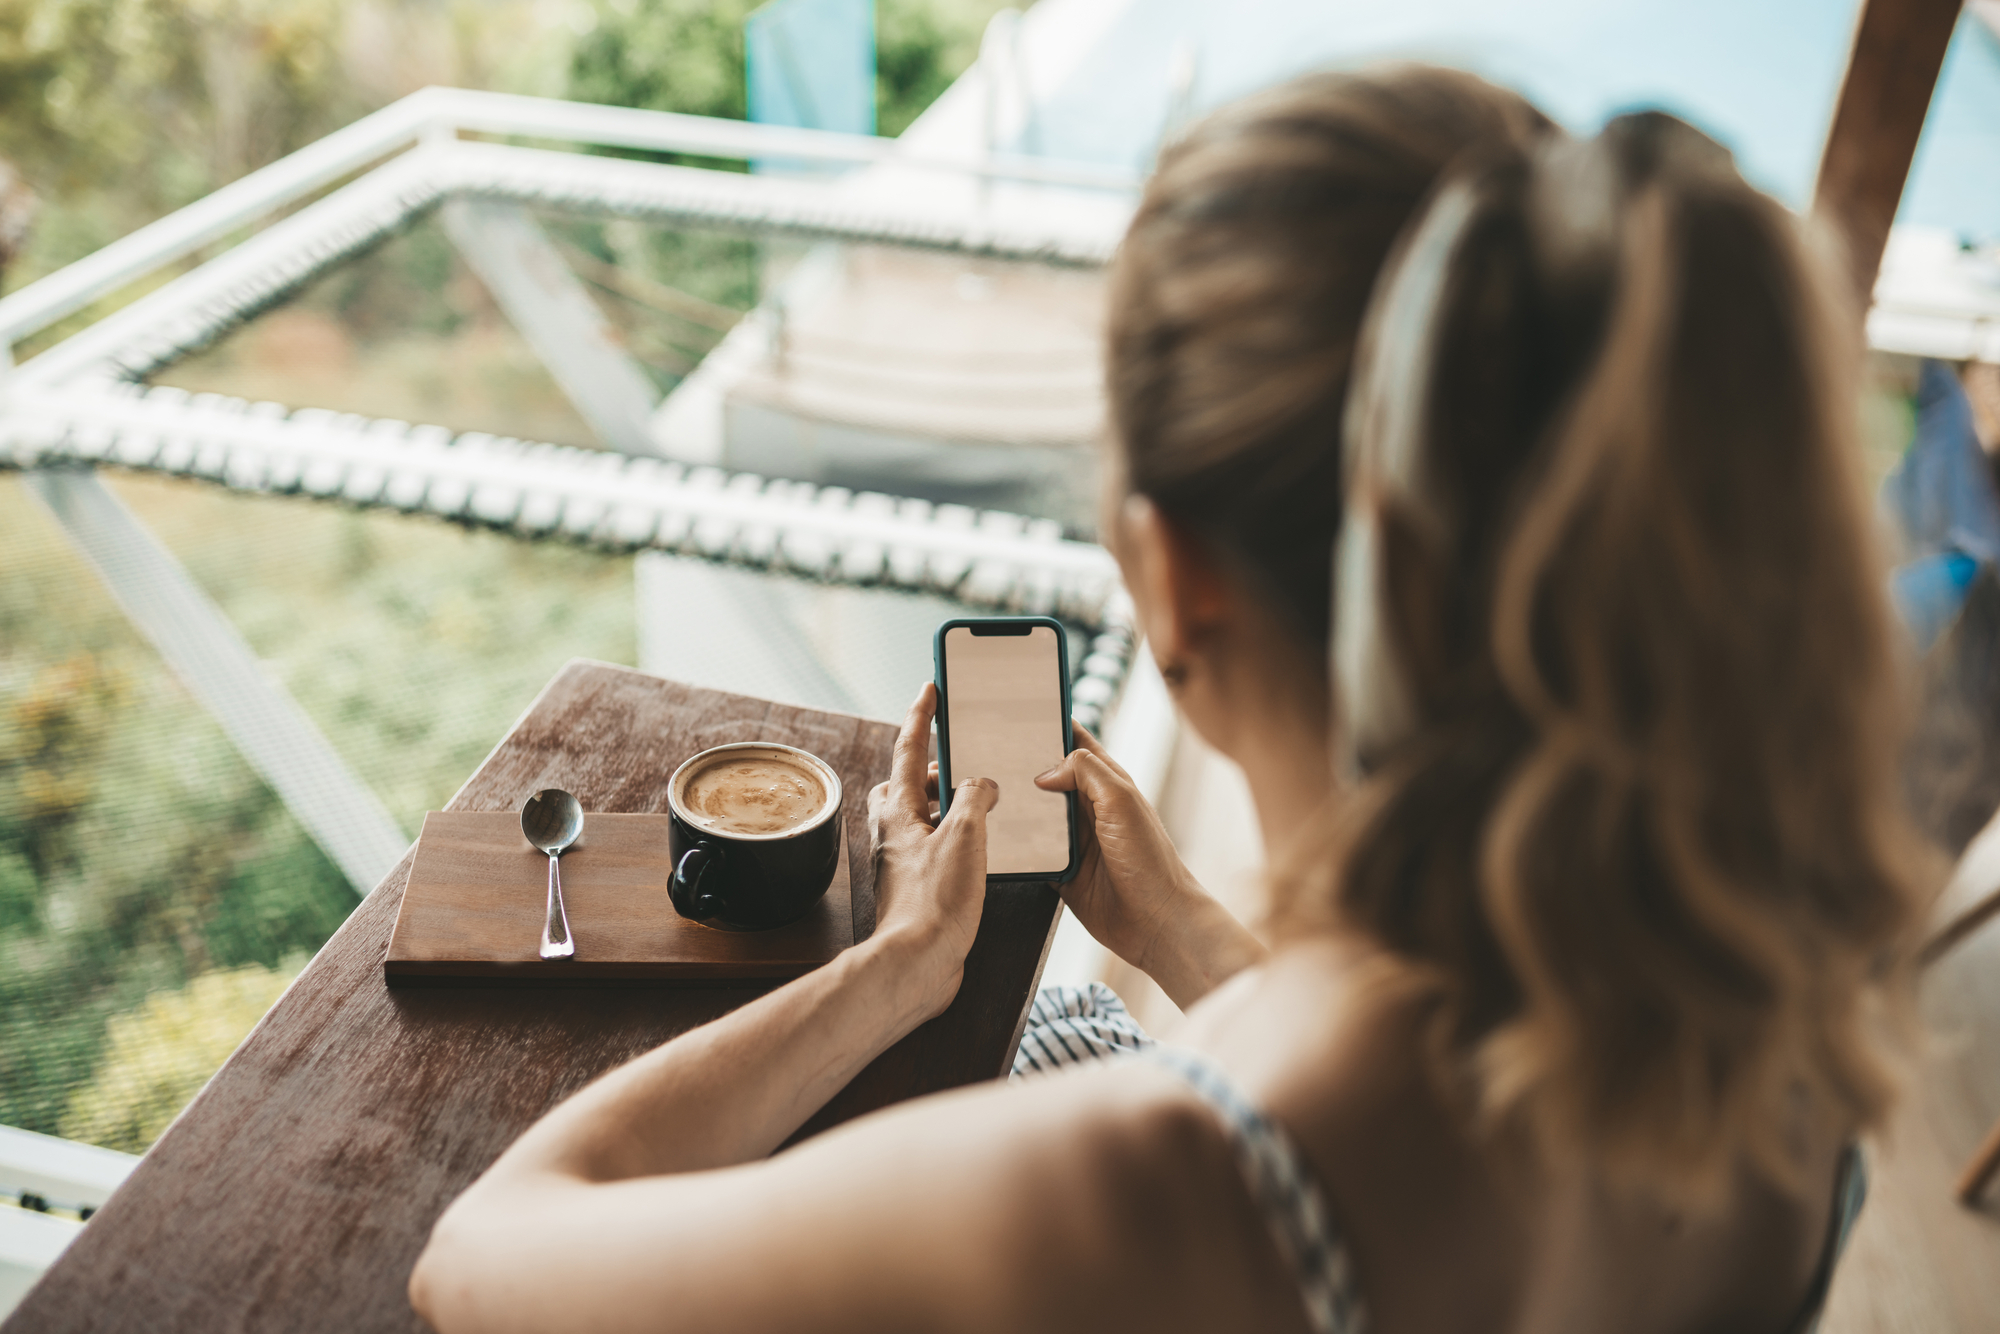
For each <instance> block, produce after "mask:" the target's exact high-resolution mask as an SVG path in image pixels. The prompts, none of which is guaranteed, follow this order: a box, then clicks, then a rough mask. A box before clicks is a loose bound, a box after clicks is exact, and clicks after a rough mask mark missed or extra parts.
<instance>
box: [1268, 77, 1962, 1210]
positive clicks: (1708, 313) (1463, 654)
mask: <svg viewBox="0 0 2000 1334" xmlns="http://www.w3.org/2000/svg"><path fill="white" fill-rule="evenodd" d="M1839 290H1840V289H1839V288H1838V287H1837V286H1835V285H1834V284H1833V282H1832V280H1831V278H1830V277H1829V271H1827V270H1826V267H1825V266H1824V265H1823V264H1822V263H1821V262H1820V261H1819V259H1818V257H1817V256H1816V255H1815V254H1814V253H1813V252H1812V251H1811V250H1810V248H1809V246H1808V244H1807V243H1806V241H1805V240H1804V239H1803V238H1802V236H1801V234H1800V224H1799V223H1798V222H1797V221H1796V220H1795V219H1793V218H1792V217H1791V216H1790V215H1789V214H1787V213H1786V212H1785V211H1784V210H1783V209H1781V208H1780V207H1779V206H1778V205H1776V204H1775V203H1773V202H1772V201H1771V200H1769V199H1767V198H1765V197H1764V196H1762V195H1759V194H1757V193H1756V192H1754V191H1753V190H1751V189H1750V188H1749V187H1748V186H1747V185H1745V184H1744V183H1743V182H1742V180H1741V178H1740V177H1739V176H1738V175H1737V174H1736V172H1735V170H1734V167H1733V165H1732V164H1731V162H1730V160H1729V158H1728V155H1727V154H1726V153H1725V152H1724V151H1723V150H1722V149H1720V148H1719V147H1717V146H1716V145H1715V144H1714V143H1712V142H1711V141H1709V140H1708V139H1706V138H1705V137H1703V136H1701V135H1700V134H1698V133H1697V132H1695V131H1694V130H1692V129H1690V128H1689V127H1687V126H1686V125H1684V124H1682V123H1681V122H1679V121H1677V120H1674V119H1672V118H1671V117H1667V116H1664V115H1659V114H1647V115H1641V116H1629V117H1624V118H1621V119H1619V120H1617V121H1614V122H1612V124H1611V125H1610V126H1609V127H1608V128H1607V129H1606V130H1605V131H1604V132H1603V133H1602V134H1601V135H1599V136H1598V137H1597V138H1596V139H1594V140H1591V141H1587V142H1578V141H1574V140H1551V141H1548V142H1546V143H1545V144H1544V145H1543V146H1540V147H1531V148H1529V149H1527V150H1524V151H1518V152H1512V153H1500V154H1488V155H1485V156H1483V157H1481V158H1479V159H1477V160H1473V161H1468V162H1464V163H1461V164H1459V165H1458V166H1457V167H1456V168H1455V169H1454V171H1453V172H1451V173H1450V174H1449V175H1448V176H1447V178H1446V179H1445V180H1444V182H1443V183H1442V184H1441V185H1440V187H1439V188H1438V189H1437V191H1436V192H1435V194H1434V195H1433V197H1432V200H1431V202H1430V204H1429V206H1428V207H1427V208H1426V209H1425V210H1424V212H1423V213H1422V214H1421V215H1420V216H1419V217H1418V219H1417V220H1416V222H1415V223H1414V224H1413V225H1412V226H1411V228H1410V229H1408V231H1407V232H1406V233H1405V237H1404V239H1403V241H1402V242H1401V243H1400V245H1399V248H1398V250H1397V251H1396V254H1395V256H1394V258H1393V259H1392V261H1391V263H1390V266H1389V268H1388V269H1387V270H1386V271H1385V273H1384V276H1383V278H1382V279H1381V281H1380V282H1379V284H1378V286H1377V288H1376V292H1375V296H1374V298H1373V301H1372V304H1371V307H1370V310H1369V314H1368V317H1367V320H1366V322H1365V324H1364V327H1363V335H1362V341H1361V347H1360V351H1359V353H1358V354H1357V359H1356V365H1355V376H1354V383H1353V389H1352V391H1351V393H1350V395H1349V400H1348V408H1347V417H1346V451H1347V453H1346V476H1345V489H1346V515H1345V520H1344V527H1343V530H1342V537H1341V549H1340V554H1339V558H1338V571H1337V577H1336V588H1337V589H1338V597H1337V599H1336V602H1337V606H1336V617H1335V631H1334V636H1333V645H1332V669H1333V676H1334V680H1335V687H1336V698H1337V700H1338V704H1339V710H1338V712H1339V716H1340V718H1341V728H1342V736H1343V745H1344V746H1345V747H1346V753H1347V757H1348V764H1349V769H1350V772H1351V773H1352V775H1353V776H1354V778H1355V779H1356V786H1355V790H1354V794H1353V800H1352V801H1351V802H1350V803H1348V807H1347V814H1346V815H1345V817H1344V823H1343V826H1342V828H1341V830H1340V831H1339V834H1338V837H1339V845H1338V848H1337V850H1336V854H1335V856H1334V858H1333V859H1332V861H1333V866H1332V871H1333V875H1332V883H1331V885H1330V886H1329V887H1328V893H1327V895H1326V896H1325V901H1326V902H1328V903H1330V904H1331V906H1332V910H1333V913H1334V917H1335V919H1336V920H1337V921H1339V922H1341V923H1343V924H1345V925H1348V926H1352V927H1357V928H1359V929H1362V930H1364V931H1366V932H1368V933H1370V934H1371V935H1373V936H1374V937H1376V938H1377V939H1378V940H1379V941H1380V942H1381V943H1382V944H1383V945H1385V946H1386V947H1387V948H1389V949H1390V950H1391V951H1392V952H1394V953H1395V954H1397V955H1399V956H1401V957H1402V958H1403V959H1404V960H1406V961H1407V962H1408V963H1409V965H1410V966H1411V967H1412V968H1414V969H1416V970H1418V971H1420V972H1421V973H1423V974H1425V975H1426V976H1427V977H1429V978H1430V979H1431V980H1432V982H1433V983H1434V985H1435V987H1436V993H1437V1006H1436V1009H1435V1011H1434V1013H1435V1016H1436V1018H1435V1029H1434V1034H1433V1036H1434V1047H1435V1051H1436V1054H1437V1057H1438V1061H1439V1068H1440V1071H1441V1073H1442V1074H1443V1075H1444V1076H1445V1077H1447V1078H1448V1079H1449V1080H1450V1081H1451V1083H1452V1085H1453V1086H1454V1087H1455V1088H1457V1089H1459V1090H1461V1091H1462V1092H1463V1093H1464V1095H1465V1096H1466V1097H1467V1099H1468V1100H1469V1102H1470V1104H1471V1105H1472V1107H1473V1108H1475V1109H1476V1111H1477V1112H1478V1114H1479V1115H1480V1117H1481V1118H1482V1120H1483V1121H1484V1122H1485V1123H1487V1124H1491V1125H1498V1124H1502V1123H1507V1124H1519V1125H1521V1126H1523V1127H1525V1128H1526V1129H1528V1130H1530V1131H1531V1132H1532V1133H1533V1134H1534V1135H1535V1136H1536V1138H1537V1139H1538V1140H1539V1141H1540V1142H1542V1143H1544V1144H1545V1145H1554V1144H1558V1143H1560V1144H1563V1145H1565V1146H1567V1147H1568V1148H1569V1150H1570V1151H1572V1152H1573V1151H1575V1150H1576V1149H1577V1148H1579V1147H1580V1148H1581V1150H1582V1151H1583V1152H1584V1153H1585V1154H1587V1155H1588V1156H1589V1157H1590V1158H1591V1159H1592V1160H1593V1161H1594V1162H1595V1163H1596V1164H1597V1165H1598V1166H1599V1167H1600V1168H1601V1169H1602V1171H1603V1173H1604V1174H1605V1176H1606V1177H1607V1178H1608V1179H1610V1180H1612V1181H1614V1182H1623V1183H1625V1184H1627V1185H1630V1186H1634V1187H1638V1188H1642V1189H1646V1190H1650V1191H1653V1192H1655V1193H1657V1194H1660V1195H1662V1196H1664V1197H1666V1198H1669V1199H1674V1200H1678V1201H1680V1202H1683V1203H1688V1204H1698V1203H1702V1202H1705V1201H1714V1200H1715V1199H1717V1198H1719V1192H1720V1191H1721V1190H1723V1189H1724V1188H1725V1186H1726V1184H1727V1182H1728V1181H1729V1180H1730V1179H1731V1174H1732V1173H1733V1171H1734V1170H1735V1168H1736V1167H1737V1166H1739V1165H1740V1164H1742V1163H1744V1162H1748V1163H1751V1164H1753V1165H1755V1166H1757V1167H1758V1168H1760V1169H1761V1170H1762V1171H1763V1173H1764V1174H1765V1175H1766V1176H1768V1177H1769V1178H1771V1179H1772V1180H1773V1181H1775V1182H1777V1183H1779V1184H1785V1185H1797V1184H1798V1181H1797V1177H1796V1172H1795V1168H1796V1163H1795V1162H1794V1159H1793V1157H1792V1153H1793V1149H1792V1147H1791V1145H1792V1142H1793V1141H1792V1140H1791V1139H1790V1138H1789V1136H1790V1134H1791V1133H1792V1132H1793V1131H1794V1130H1795V1129H1796V1124H1795V1119H1794V1118H1795V1116H1796V1112H1797V1109H1798V1107H1799V1106H1800V1105H1801V1104H1800V1099H1801V1097H1804V1098H1805V1099H1807V1100H1809V1101H1810V1103H1811V1104H1812V1105H1813V1106H1814V1107H1816V1108H1819V1109H1823V1110H1825V1111H1826V1112H1827V1113H1828V1114H1830V1115H1831V1116H1832V1117H1833V1118H1834V1119H1835V1121H1837V1122H1838V1123H1839V1124H1840V1125H1841V1126H1843V1127H1844V1128H1845V1129H1849V1130H1853V1129H1858V1128H1860V1127H1863V1126H1866V1125H1869V1124H1872V1123H1874V1122H1875V1121H1877V1120H1878V1119H1879V1118H1880V1116H1881V1115H1882V1114H1883V1112H1884V1110H1885V1109H1886V1107H1887V1105H1888V1103H1889V1100H1890V1096H1891V1092H1892V1083H1891V1080H1890V1075H1889V1067H1888V1064H1887V1062H1886V1060H1885V1058H1884V1056H1883V1054H1882V1052H1881V1051H1880V1050H1879V1049H1878V1046H1877V1040H1876V1035H1875V1031H1874V1029H1873V1028H1872V1027H1871V1021H1870V1018H1869V1016H1870V1015H1871V1014H1872V1013H1875V1012H1877V1011H1879V1010H1880V1009H1881V1003H1882V1002H1883V1001H1884V1000H1887V999H1892V998H1893V997H1894V996H1895V995H1897V994H1899V993H1898V992H1897V989H1896V983H1897V979H1898V978H1899V976H1900V974H1898V973H1897V972H1896V970H1895V969H1893V968H1891V967H1888V966H1887V965H1885V961H1893V960H1899V959H1900V958H1901V957H1902V952H1903V950H1904V947H1905V946H1906V944H1907V943H1908V933H1909V931H1910V930H1911V929H1912V927H1913V924H1914V917H1915V912H1916V904H1917V902H1918V899H1919V893H1920V888H1921V886H1922V885H1923V883H1924V878H1925V876H1926V875H1927V873H1928V871H1927V867H1926V864H1925V862H1924V860H1923V854H1922V852H1921V851H1920V847H1919V845H1918V843H1917V841H1916V839H1915V836H1914V835H1913V834H1912V832H1911V831H1910V830H1909V828H1908V827H1907V825H1906V823H1905V821H1904V819H1903V817H1902V813H1901V811H1900V808H1899V805H1898V801H1897V798H1896V795H1895V791H1894V787H1893V783H1894V776H1895V772H1896V763H1895V761H1896V753H1897V745H1898V739H1899V736H1900V722H1901V719H1900V716H1899V714H1900V705H1901V702H1902V697H1901V693H1900V688H1899V681H1898V678H1897V672H1896V663H1895V660H1894V655H1893V653H1892V650H1891V637H1890V627H1889V623H1888V620H1887V616H1886V611H1885V608H1884V605H1883V600H1882V596H1881V593H1880V576H1879V567H1878V565H1877V563H1876V561H1875V558H1874V553H1873V550H1872V532H1871V529H1870V527H1869V524H1868V522H1867V518H1866V508H1865V505H1864V503H1863V501H1862V498H1861V488H1860V484H1859V480H1858V477H1857V476H1856V475H1855V472H1854V463H1855V457H1856V455H1857V453H1858V446H1857V443H1856V440H1855V434H1854V432H1855V424H1854V420H1853V417H1854V403H1853V396H1852V384H1853V378H1852V377H1853V368H1854V362H1855V356H1856V352H1857V351H1858V349H1857V348H1856V347H1855V346H1854V340H1852V339H1851V338H1849V337H1847V336H1846V335H1845V334H1844V333H1843V330H1844V329H1846V328H1849V327H1852V325H1853V324H1854V323H1856V322H1855V321H1854V320H1853V313H1852V312H1851V311H1846V310H1843V309H1841V308H1840V306H1839V305H1838V303H1837V302H1836V300H1835V298H1834V297H1833V296H1832V295H1831V293H1834V292H1837V291H1839ZM1309 897H1310V896H1305V895H1298V894H1295V895H1294V896H1293V899H1292V902H1291V903H1290V905H1289V907H1290V908H1291V910H1292V911H1293V912H1294V913H1295V914H1299V915H1309V909H1308V908H1307V906H1306V905H1307V900H1308V898H1309Z"/></svg>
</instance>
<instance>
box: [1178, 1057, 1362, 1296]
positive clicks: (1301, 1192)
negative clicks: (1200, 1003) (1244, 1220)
mask: <svg viewBox="0 0 2000 1334" xmlns="http://www.w3.org/2000/svg"><path fill="white" fill-rule="evenodd" d="M1147 1058H1148V1059H1150V1060H1154V1061H1158V1062H1159V1063H1161V1064H1162V1065H1165V1066H1166V1067H1168V1068H1169V1069H1171V1070H1173V1071H1174V1072H1175V1073H1176V1074H1178V1075H1180V1076H1181V1078H1183V1079H1185V1080H1186V1081H1187V1082H1188V1085H1189V1087H1191V1088H1193V1089H1194V1091H1195V1092H1196V1093H1198V1094H1200V1095H1201V1097H1202V1099H1203V1100H1204V1101H1205V1102H1207V1103H1208V1104H1209V1105H1210V1106H1211V1107H1213V1108H1214V1109H1215V1111H1216V1114H1217V1115H1218V1116H1220V1117H1221V1119H1222V1123H1223V1126H1224V1127H1225V1128H1226V1130H1227V1131H1228V1134H1229V1141H1230V1144H1231V1146H1232V1147H1233V1148H1234V1149H1235V1151H1236V1161H1237V1164H1238V1165H1239V1166H1240V1167H1241V1168H1242V1170H1243V1178H1244V1181H1245V1183H1246V1184H1247V1185H1248V1186H1249V1187H1250V1194H1251V1196H1252V1197H1253V1198H1254V1199H1255V1200H1256V1201H1257V1205H1258V1208H1259V1209H1261V1210H1262V1211H1263V1214H1264V1220H1265V1222H1266V1224H1267V1225H1268V1226H1269V1227H1270V1229H1271V1235H1272V1237H1273V1238H1274V1239H1275V1240H1276V1241H1277V1244H1278V1251H1279V1253H1280V1254H1281V1255H1283V1256H1284V1257H1285V1259H1286V1260H1287V1261H1288V1262H1290V1264H1291V1266H1292V1272H1293V1273H1294V1274H1296V1275H1297V1277H1298V1281H1299V1297H1300V1300H1301V1301H1303V1302H1304V1304H1305V1309H1306V1315H1307V1317H1308V1319H1309V1320H1310V1321H1311V1323H1312V1327H1313V1329H1314V1330H1315V1331H1316V1334H1363V1331H1365V1330H1366V1329H1367V1327H1368V1323H1367V1316H1366V1313H1365V1312H1364V1311H1363V1309H1362V1306H1361V1299H1360V1297H1359V1295H1358V1294H1357V1293H1356V1292H1355V1291H1354V1272H1353V1267H1352V1265H1351V1264H1350V1263H1349V1261H1348V1255H1347V1247H1346V1246H1345V1245H1344V1244H1343V1243H1342V1241H1341V1239H1340V1235H1339V1233H1338V1232H1337V1231H1336V1229H1335V1228H1334V1225H1333V1216H1332V1214H1331V1212H1330V1211H1329V1210H1328V1208H1327V1203H1326V1196H1325V1194H1324V1193H1323V1192H1322V1191H1321V1190H1320V1187H1319V1182H1318V1180H1317V1179H1315V1178H1314V1176H1313V1173H1312V1168H1311V1166H1310V1165H1309V1164H1307V1162H1306V1160H1305V1157H1304V1155H1303V1154H1301V1153H1300V1152H1299V1148H1298V1146H1297V1145H1296V1144H1294V1143H1293V1142H1292V1138H1291V1136H1290V1135H1288V1134H1286V1133H1285V1130H1284V1128H1283V1127H1282V1126H1279V1125H1278V1124H1277V1123H1276V1122H1273V1121H1271V1120H1270V1119H1269V1118H1267V1117H1266V1116H1265V1115H1264V1114H1263V1113H1262V1112H1260V1111H1258V1110H1257V1109H1256V1108H1255V1107H1253V1106H1252V1105H1251V1104H1250V1101H1249V1099H1247V1098H1245V1097H1244V1096H1243V1094H1242V1093H1241V1092H1240V1091H1239V1090H1238V1089H1237V1088H1236V1086H1235V1085H1234V1084H1232V1083H1231V1082H1230V1080H1229V1077H1228V1076H1227V1075H1226V1074H1224V1073H1223V1072H1222V1070H1221V1069H1220V1068H1219V1067H1217V1066H1216V1065H1215V1064H1214V1063H1212V1062H1211V1061H1209V1060H1208V1059H1207V1058H1205V1057H1202V1056H1199V1055H1197V1054H1196V1053H1194V1052H1191V1051H1188V1050H1186V1049H1184V1048H1178V1047H1163V1046H1155V1047H1154V1048H1153V1049H1152V1050H1151V1051H1150V1052H1148V1053H1147Z"/></svg>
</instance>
